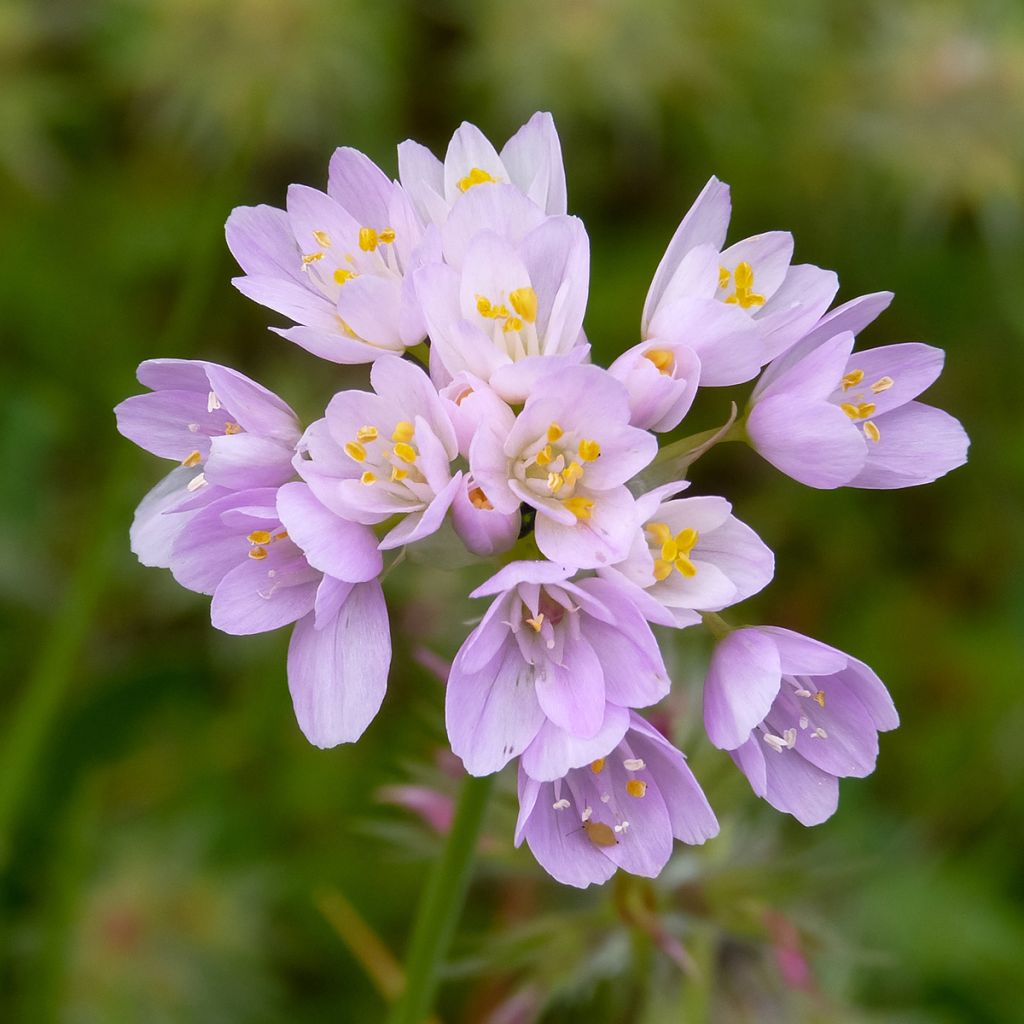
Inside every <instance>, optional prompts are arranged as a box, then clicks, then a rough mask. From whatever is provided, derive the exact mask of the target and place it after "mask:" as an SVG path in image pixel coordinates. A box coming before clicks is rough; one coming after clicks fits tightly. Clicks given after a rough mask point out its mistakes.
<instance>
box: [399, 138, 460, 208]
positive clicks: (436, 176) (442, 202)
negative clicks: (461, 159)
mask: <svg viewBox="0 0 1024 1024" xmlns="http://www.w3.org/2000/svg"><path fill="white" fill-rule="evenodd" d="M398 177H399V179H400V180H401V182H402V187H403V188H404V189H405V191H406V192H407V193H408V194H409V196H410V198H411V199H412V201H413V202H414V203H415V204H416V210H417V212H418V213H419V215H420V217H422V218H423V221H424V223H428V224H429V223H431V222H433V223H435V224H443V223H444V221H445V218H446V217H447V216H448V202H447V200H446V199H445V198H444V165H443V164H442V163H441V161H440V160H438V159H437V157H436V156H434V154H433V153H431V152H430V150H429V149H427V147H426V146H422V145H420V143H418V142H414V141H413V140H412V139H406V140H405V142H400V143H399V144H398Z"/></svg>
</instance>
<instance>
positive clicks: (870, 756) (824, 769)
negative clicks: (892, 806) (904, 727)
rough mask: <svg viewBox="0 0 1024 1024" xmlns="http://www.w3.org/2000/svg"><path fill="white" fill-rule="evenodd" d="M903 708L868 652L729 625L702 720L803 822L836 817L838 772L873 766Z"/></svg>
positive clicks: (754, 780)
mask: <svg viewBox="0 0 1024 1024" xmlns="http://www.w3.org/2000/svg"><path fill="white" fill-rule="evenodd" d="M898 725H899V717H898V715H897V714H896V709H895V707H893V703H892V698H891V697H890V696H889V692H888V690H886V688H885V686H884V685H883V684H882V681H881V680H880V679H879V678H878V676H877V675H875V673H874V672H872V671H871V669H870V668H868V666H867V665H865V664H864V663H863V662H862V661H858V660H857V659H856V658H853V657H851V656H850V655H848V654H844V653H843V652H842V651H839V650H836V648H834V647H829V646H828V645H827V644H823V643H820V642H819V641H817V640H811V639H810V638H808V637H805V636H801V635H800V634H799V633H793V632H791V631H790V630H788V629H779V628H777V627H774V626H757V627H751V628H748V629H738V630H735V631H734V632H731V633H729V634H728V635H727V636H726V637H725V638H724V639H722V640H721V641H720V642H719V643H718V645H717V646H716V648H715V652H714V655H713V656H712V659H711V666H710V668H709V670H708V676H707V680H706V681H705V683H704V727H705V729H706V730H707V734H708V737H709V738H710V740H711V742H712V743H714V744H715V746H717V747H721V748H723V749H725V750H728V751H729V752H730V753H731V754H732V758H733V760H734V761H735V762H736V764H737V765H738V766H739V767H740V769H741V771H742V772H743V774H744V775H746V777H747V779H748V780H749V782H750V785H751V787H752V788H753V790H754V792H755V793H756V794H757V795H758V796H760V797H763V798H764V799H765V800H767V801H768V803H770V804H771V805H772V806H773V807H775V808H776V809H777V810H780V811H785V812H786V813H787V814H792V815H793V817H795V818H796V819H797V820H798V821H800V822H801V823H802V824H804V825H817V824H819V823H821V822H822V821H825V819H826V818H829V817H830V816H831V815H832V814H833V813H834V812H835V809H836V806H837V804H838V801H839V782H838V780H839V779H841V778H845V777H847V776H855V777H858V778H860V777H863V776H865V775H869V774H871V772H873V771H874V769H875V758H876V757H877V756H878V733H879V732H885V731H886V730H889V729H895V728H896V727H897V726H898Z"/></svg>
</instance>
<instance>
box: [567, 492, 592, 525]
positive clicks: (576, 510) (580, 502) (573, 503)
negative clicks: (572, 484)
mask: <svg viewBox="0 0 1024 1024" xmlns="http://www.w3.org/2000/svg"><path fill="white" fill-rule="evenodd" d="M562 504H563V505H565V507H566V508H567V509H568V510H569V511H570V512H571V513H572V514H573V515H574V516H575V517H576V518H577V519H580V520H582V521H583V522H587V520H589V519H590V517H591V515H592V514H593V511H594V503H593V502H592V501H591V500H590V498H584V497H583V496H582V495H579V494H577V495H575V496H574V497H572V498H566V499H565V501H564V502H562Z"/></svg>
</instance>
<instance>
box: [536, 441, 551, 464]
mask: <svg viewBox="0 0 1024 1024" xmlns="http://www.w3.org/2000/svg"><path fill="white" fill-rule="evenodd" d="M553 458H554V456H553V455H552V454H551V445H549V444H546V445H544V447H543V448H541V450H540V451H539V452H537V454H536V455H535V456H534V461H535V462H536V463H537V465H538V466H546V465H547V464H548V463H549V462H550V461H551V460H552V459H553Z"/></svg>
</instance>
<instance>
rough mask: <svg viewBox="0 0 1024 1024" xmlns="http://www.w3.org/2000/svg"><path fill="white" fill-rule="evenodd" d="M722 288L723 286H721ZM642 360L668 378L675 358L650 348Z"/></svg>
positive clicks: (668, 352) (667, 351) (664, 349)
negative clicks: (647, 360) (652, 365)
mask: <svg viewBox="0 0 1024 1024" xmlns="http://www.w3.org/2000/svg"><path fill="white" fill-rule="evenodd" d="M723 287H724V286H723ZM644 358H645V359H649V360H650V361H651V362H652V363H654V365H655V366H656V367H657V368H658V372H659V373H663V374H665V375H666V376H669V375H670V374H671V373H672V370H673V369H674V368H675V365H676V358H675V356H674V355H673V354H672V353H671V352H670V351H669V350H668V349H667V348H652V349H648V351H646V352H645V353H644Z"/></svg>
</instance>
